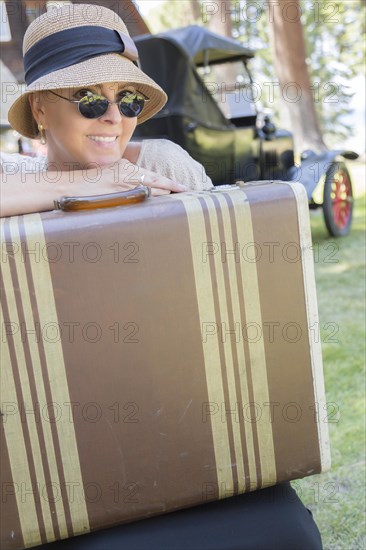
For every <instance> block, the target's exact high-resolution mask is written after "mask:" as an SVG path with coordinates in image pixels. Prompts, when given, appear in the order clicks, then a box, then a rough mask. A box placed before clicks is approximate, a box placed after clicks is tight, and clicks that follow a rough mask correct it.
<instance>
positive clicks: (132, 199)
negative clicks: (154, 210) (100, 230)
mask: <svg viewBox="0 0 366 550" xmlns="http://www.w3.org/2000/svg"><path fill="white" fill-rule="evenodd" d="M150 194H151V189H150V187H147V186H146V185H137V186H136V187H135V188H134V189H130V190H129V191H121V192H119V193H107V194H105V195H93V196H87V197H61V198H60V199H59V200H55V201H54V206H55V209H56V210H63V211H64V212H74V211H77V210H94V209H96V208H109V207H110V206H123V205H126V204H135V203H137V202H142V201H144V200H145V199H147V197H149V196H150Z"/></svg>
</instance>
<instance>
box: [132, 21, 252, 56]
mask: <svg viewBox="0 0 366 550" xmlns="http://www.w3.org/2000/svg"><path fill="white" fill-rule="evenodd" d="M148 36H150V35H144V36H143V37H140V38H144V39H145V40H146V39H147V38H148ZM154 36H156V37H158V38H162V39H163V40H168V41H170V42H174V43H175V44H176V45H177V46H179V47H180V49H181V50H183V52H184V53H185V55H186V56H187V57H188V58H189V59H192V60H193V62H194V63H195V65H203V64H204V63H205V61H206V60H207V61H208V62H209V63H221V62H224V61H226V60H229V59H233V58H235V57H237V58H239V59H240V58H251V57H253V56H254V51H253V50H250V49H249V48H245V47H244V46H242V45H241V44H240V43H239V42H237V41H236V40H234V39H233V38H227V37H226V36H220V35H219V34H216V33H214V32H211V31H209V30H208V29H205V28H204V27H200V26H199V25H189V26H188V27H183V28H180V29H173V30H170V31H165V32H161V33H159V34H157V35H154Z"/></svg>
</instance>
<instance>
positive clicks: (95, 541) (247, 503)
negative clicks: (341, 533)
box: [2, 4, 321, 550]
mask: <svg viewBox="0 0 366 550" xmlns="http://www.w3.org/2000/svg"><path fill="white" fill-rule="evenodd" d="M87 7H88V6H86V5H82V4H81V5H80V4H79V5H73V6H66V7H64V8H62V9H59V10H56V11H52V12H50V13H49V14H44V15H42V16H41V17H40V18H38V19H36V20H35V21H34V22H33V23H32V24H31V25H30V27H29V28H28V30H27V32H26V35H25V38H24V61H25V69H26V81H27V89H26V91H25V92H24V94H23V95H22V96H21V97H20V98H19V99H18V100H17V101H16V102H15V103H14V105H13V106H12V108H11V110H10V113H9V120H10V122H11V124H12V126H13V127H14V128H15V129H16V130H18V132H19V133H20V134H21V135H23V136H26V137H30V138H37V137H38V138H39V139H40V140H41V142H43V143H44V144H47V151H48V153H47V158H46V157H42V156H40V157H36V158H30V157H24V156H21V155H3V157H2V170H3V176H2V200H3V202H2V215H3V216H10V215H15V214H22V213H28V212H39V211H43V210H50V209H52V208H53V201H54V200H55V199H58V198H59V197H60V196H62V195H93V194H100V193H113V192H117V191H121V190H128V189H131V188H132V187H134V186H136V184H137V183H138V182H139V181H141V177H142V176H144V183H145V184H147V185H149V186H150V187H151V189H152V195H161V194H166V193H170V192H180V191H184V190H186V189H189V188H190V189H209V188H210V187H212V182H211V181H210V179H209V178H208V177H207V176H206V174H205V172H204V169H203V168H202V166H201V165H200V164H198V163H197V162H196V161H194V160H193V159H192V158H191V157H190V156H189V155H188V154H187V153H186V152H185V151H183V149H182V148H180V147H179V146H177V145H175V144H173V143H171V142H169V141H167V140H146V141H143V142H142V143H133V142H131V141H130V139H131V137H132V134H133V131H134V129H135V127H136V124H138V123H141V122H143V121H145V120H147V119H148V118H149V117H151V116H153V115H154V114H155V113H157V112H158V111H159V110H160V109H161V108H162V107H163V105H164V104H165V102H166V95H165V93H164V92H163V90H162V89H161V88H160V87H159V86H158V85H157V84H156V83H155V82H153V81H152V80H151V79H150V78H149V77H148V76H147V75H145V74H144V73H143V72H142V71H141V70H140V69H139V68H138V67H137V66H136V64H135V62H136V60H137V51H136V48H135V46H134V43H133V42H132V40H131V38H130V36H129V34H128V31H127V28H126V26H125V25H124V23H123V22H122V20H121V19H120V18H117V16H116V14H115V13H114V12H112V11H110V10H108V9H105V8H100V7H98V10H97V12H95V8H96V7H95V6H93V9H94V13H96V15H97V17H95V19H94V20H90V18H85V14H87V13H88V12H87V10H86V8H87ZM157 62H158V60H157ZM47 547H48V546H47ZM58 547H60V548H72V549H74V548H80V549H81V548H85V549H93V548H95V549H104V548H108V549H113V548H115V549H118V550H120V549H129V550H132V549H137V548H139V549H147V548H149V549H151V550H158V549H163V548H165V549H169V550H170V549H173V548H176V549H178V548H179V549H184V550H186V549H188V548H200V549H210V550H211V549H213V548H220V549H222V550H224V549H225V550H229V549H231V548H240V549H244V548H247V549H255V548H258V549H272V548H281V550H283V549H286V548H288V549H290V548H291V550H293V549H295V548H296V549H300V548H303V549H307V550H308V549H310V548H312V549H317V548H321V541H320V536H319V532H318V530H317V528H316V525H315V524H314V522H313V521H312V519H311V514H310V513H309V512H308V511H307V510H306V508H305V507H304V506H303V505H302V503H301V501H300V500H299V499H298V497H297V496H296V493H295V492H294V490H293V489H291V486H290V484H288V483H287V484H282V485H278V486H276V487H271V488H268V489H263V490H261V491H255V492H253V493H250V494H247V495H239V496H235V497H232V498H229V499H227V500H224V501H219V502H213V503H208V504H203V505H201V506H197V507H195V508H192V509H188V510H182V511H180V512H174V513H171V514H167V515H164V516H160V517H157V518H152V519H147V520H142V521H139V522H136V523H133V524H130V525H124V526H121V527H116V528H113V529H109V530H107V531H105V532H99V533H93V534H90V535H84V536H80V537H77V538H73V539H68V540H64V541H62V542H56V543H51V545H50V548H58Z"/></svg>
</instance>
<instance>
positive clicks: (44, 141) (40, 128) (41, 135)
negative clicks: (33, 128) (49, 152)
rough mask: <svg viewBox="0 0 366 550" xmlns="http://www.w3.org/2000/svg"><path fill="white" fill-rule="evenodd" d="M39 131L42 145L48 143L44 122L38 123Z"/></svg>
mask: <svg viewBox="0 0 366 550" xmlns="http://www.w3.org/2000/svg"><path fill="white" fill-rule="evenodd" d="M38 131H39V135H40V138H41V143H42V145H46V143H47V140H46V135H45V133H44V128H43V124H38Z"/></svg>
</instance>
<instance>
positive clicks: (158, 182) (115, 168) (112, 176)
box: [69, 159, 189, 196]
mask: <svg viewBox="0 0 366 550" xmlns="http://www.w3.org/2000/svg"><path fill="white" fill-rule="evenodd" d="M74 174H75V173H74ZM142 176H144V178H143V184H144V185H147V186H148V187H150V188H151V195H153V196H158V195H167V194H169V193H172V192H173V193H180V192H182V191H188V189H189V188H188V186H186V185H182V184H180V183H178V182H175V181H173V180H171V179H169V178H166V177H165V176H161V175H159V174H157V173H156V172H152V171H151V170H147V169H146V168H140V167H139V166H137V165H136V164H132V163H131V162H129V161H128V160H126V159H121V160H120V161H119V162H117V163H115V164H112V165H110V166H106V167H103V168H92V169H90V170H86V171H85V172H84V177H83V178H82V179H81V178H80V173H79V176H78V178H77V180H78V181H77V182H76V181H75V183H76V186H75V185H73V186H72V189H73V194H75V191H76V189H75V187H76V188H77V193H78V194H79V195H84V196H85V195H94V194H95V195H97V194H106V193H117V192H119V191H128V190H129V189H133V188H134V187H136V186H137V185H139V184H141V183H142ZM70 190H71V186H70ZM69 194H71V193H69Z"/></svg>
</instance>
